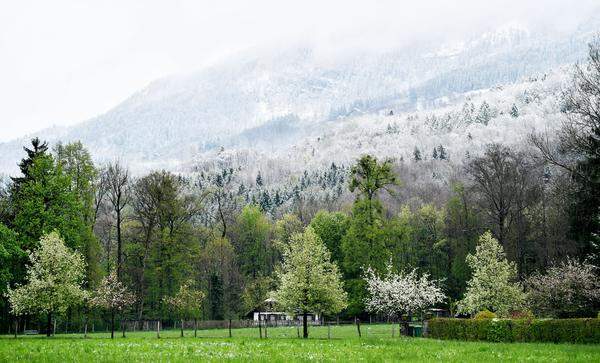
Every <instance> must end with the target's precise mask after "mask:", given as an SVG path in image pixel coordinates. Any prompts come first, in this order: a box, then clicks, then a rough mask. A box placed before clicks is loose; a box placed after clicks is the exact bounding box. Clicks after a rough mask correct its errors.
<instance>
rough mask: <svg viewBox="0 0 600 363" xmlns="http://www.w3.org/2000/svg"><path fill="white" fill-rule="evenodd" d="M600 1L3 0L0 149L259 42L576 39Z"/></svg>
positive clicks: (371, 43) (350, 45)
mask: <svg viewBox="0 0 600 363" xmlns="http://www.w3.org/2000/svg"><path fill="white" fill-rule="evenodd" d="M599 3H600V0H573V1H568V0H501V1H500V0H498V1H495V0H494V1H492V0H487V1H481V0H446V1H444V0H414V1H413V0H403V1H400V0H396V1H391V0H390V1H384V0H380V1H377V0H364V1H353V0H339V1H338V0H335V1H334V0H331V1H329V0H316V1H313V0H296V1H286V0H265V1H261V0H252V1H248V0H240V1H230V0H218V1H209V0H195V1H177V0H170V1H167V0H165V1H151V0H138V1H127V0H118V1H108V0H102V1H98V0H95V1H86V0H73V1H61V0H52V1H47V0H39V1H27V0H14V1H10V0H0V141H5V140H8V139H12V138H15V137H18V136H23V135H24V134H26V133H29V132H33V131H36V130H39V129H42V128H45V127H49V126H53V125H70V124H73V123H76V122H80V121H83V120H85V119H88V118H90V117H93V116H95V115H97V114H99V113H103V112H105V111H107V110H109V109H110V108H111V107H113V106H115V105H116V104H117V103H119V102H120V101H122V100H124V99H125V98H126V97H127V96H128V95H130V94H132V93H133V92H135V91H137V90H139V89H140V88H142V87H144V86H145V85H146V84H148V83H149V82H150V81H152V80H154V79H156V78H160V77H164V76H167V75H169V74H173V73H184V72H189V71H193V70H196V69H200V68H202V67H203V66H205V65H207V64H210V63H214V62H218V60H219V59H223V58H225V57H227V55H229V54H232V53H234V52H237V51H240V50H243V49H245V48H248V47H253V46H267V47H268V44H273V43H279V44H281V42H282V41H283V42H293V41H298V40H302V41H307V40H308V41H312V42H315V43H316V44H317V45H318V46H320V47H322V48H324V49H327V48H329V47H331V46H335V47H345V48H353V47H371V48H378V47H384V46H389V45H390V44H394V43H401V42H405V41H414V40H418V39H428V40H432V41H439V42H443V41H447V40H449V39H452V38H459V37H464V36H469V35H472V34H477V33H478V32H481V31H485V30H487V29H489V28H493V27H495V26H499V25H502V24H504V23H507V22H516V23H519V24H523V25H524V26H528V27H533V26H535V27H543V28H545V29H548V30H552V31H568V30H569V29H570V28H572V27H573V26H574V25H575V24H577V23H578V22H579V21H580V20H581V19H583V18H584V17H586V15H588V14H589V13H590V11H591V10H592V9H595V8H597V6H598V4H599Z"/></svg>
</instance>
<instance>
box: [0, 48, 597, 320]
mask: <svg viewBox="0 0 600 363" xmlns="http://www.w3.org/2000/svg"><path fill="white" fill-rule="evenodd" d="M599 94H600V56H599V52H598V48H597V47H592V48H591V49H590V59H589V62H588V63H587V64H586V65H585V66H581V67H578V68H577V72H576V74H575V77H574V80H573V83H572V86H571V88H570V89H569V90H568V91H567V92H565V94H564V95H563V97H562V100H561V102H562V103H563V107H562V109H563V110H564V113H565V126H564V127H563V129H562V130H561V131H560V134H559V135H552V137H548V135H539V134H533V135H531V137H530V140H529V143H528V145H524V147H523V148H522V150H515V149H509V148H507V147H505V146H503V145H500V144H491V145H488V146H487V148H486V150H485V152H484V153H483V154H482V155H479V156H472V157H470V158H468V159H465V160H464V165H463V167H461V168H460V170H456V172H455V173H454V175H453V176H452V177H451V178H449V180H450V183H449V184H444V185H442V186H437V187H436V188H437V189H433V190H432V191H431V190H430V195H429V196H428V197H429V199H430V200H431V201H432V202H431V203H424V204H420V203H417V202H415V201H419V200H422V199H423V198H422V196H421V195H419V194H420V193H423V190H422V189H419V188H418V187H419V186H418V185H411V184H410V181H411V175H409V174H407V173H404V172H405V171H406V170H407V169H406V167H405V166H404V165H403V163H402V162H401V161H399V162H392V161H390V160H385V161H378V160H377V159H376V158H375V157H373V156H369V155H367V156H364V157H362V158H360V159H359V160H357V162H356V164H355V165H353V166H352V167H351V168H349V169H348V168H345V167H343V166H336V165H335V164H332V166H331V167H330V168H329V169H327V170H325V171H323V172H320V173H317V172H315V173H312V174H309V173H308V172H306V173H305V174H304V175H302V176H300V177H299V178H298V179H297V181H296V182H294V183H292V185H291V186H290V187H289V188H280V189H276V188H275V189H273V188H268V187H267V185H266V183H265V181H264V180H263V176H262V175H261V173H260V172H259V173H258V174H257V176H256V179H255V180H253V181H252V182H251V183H248V181H246V182H245V183H244V182H242V181H241V180H239V179H236V170H234V169H232V168H223V169H222V170H220V171H217V172H204V171H198V172H196V173H193V174H190V175H177V174H173V173H170V172H167V171H156V172H152V173H150V174H148V175H144V176H139V177H138V176H133V175H131V173H130V172H129V170H128V169H127V167H126V166H125V165H122V164H121V163H119V162H112V163H109V164H107V165H100V166H97V165H94V163H93V161H92V158H91V155H90V153H89V152H88V151H87V150H86V149H85V147H84V145H82V144H81V143H79V142H74V143H69V144H65V145H62V144H59V145H56V146H55V147H54V149H53V150H52V151H51V150H49V148H48V145H47V144H46V143H45V142H42V141H40V140H39V139H34V140H32V143H31V146H28V147H26V148H24V149H25V152H26V155H25V157H24V158H23V160H22V161H21V162H20V163H19V167H20V170H21V175H19V176H16V177H13V178H11V180H9V181H7V183H5V185H4V186H3V188H2V189H1V190H0V223H1V224H0V243H1V245H0V292H2V299H1V304H2V329H3V330H4V331H6V330H7V329H8V325H9V324H10V322H11V321H12V316H11V314H10V307H9V306H8V303H7V300H6V297H5V295H4V293H5V292H6V289H7V287H9V286H10V287H14V286H15V285H17V284H20V283H22V282H23V281H24V279H25V274H26V264H27V261H28V254H30V253H32V252H33V251H35V250H36V248H37V247H38V243H39V240H40V238H41V237H42V236H44V235H46V234H48V233H51V232H54V231H55V232H57V233H58V234H59V235H60V237H61V238H62V239H63V240H64V242H65V244H66V245H67V247H69V248H71V249H74V250H77V251H79V252H80V253H81V254H82V255H83V256H84V259H85V266H86V267H85V269H86V270H85V287H86V288H88V289H90V290H93V289H95V288H96V287H97V286H98V285H99V284H100V281H101V280H102V278H103V277H104V276H107V275H110V274H111V273H112V272H113V271H114V273H115V275H116V279H117V280H118V281H119V282H121V283H123V284H124V285H125V286H127V288H128V289H129V290H130V291H132V293H134V294H135V296H136V297H137V298H136V299H135V302H134V303H133V304H132V305H131V306H129V307H130V309H128V314H130V318H131V319H155V318H158V317H161V318H165V317H169V316H171V314H172V313H171V310H170V309H169V308H168V306H166V304H165V303H164V301H165V298H168V297H171V296H174V295H176V294H177V292H178V291H180V289H181V287H182V286H187V285H186V284H189V283H190V281H191V282H193V283H194V285H195V286H194V288H195V289H197V290H198V291H202V292H203V296H204V302H203V309H202V317H203V318H204V319H212V320H216V319H227V318H239V317H244V316H246V315H247V314H249V313H250V312H251V311H253V310H255V309H259V308H261V307H262V306H263V302H264V300H265V299H266V298H267V297H268V296H269V294H270V293H271V292H272V291H275V290H276V289H277V287H278V286H277V284H278V281H277V280H276V279H275V278H274V272H275V271H277V270H278V269H279V268H280V266H281V263H282V256H283V254H284V251H285V250H286V249H287V248H288V247H287V246H289V244H290V241H292V240H293V236H294V235H296V234H297V233H300V232H302V231H304V229H305V227H306V226H311V227H312V230H314V232H315V233H316V235H317V236H318V237H319V238H320V239H321V240H322V242H323V243H324V244H325V246H326V247H327V249H328V250H329V251H330V253H331V258H332V261H333V262H334V263H335V264H336V265H337V266H338V267H339V269H340V272H341V275H342V278H343V285H344V290H345V291H346V293H347V295H348V305H347V307H346V308H345V309H344V310H343V311H342V313H341V316H342V317H355V316H364V315H366V311H365V305H364V304H365V300H366V297H367V288H366V283H365V279H364V278H363V277H364V273H365V269H366V268H368V267H370V268H371V269H372V270H373V271H375V272H383V271H384V270H386V269H387V268H388V267H389V266H388V265H389V264H390V263H391V267H392V268H393V269H394V270H398V271H400V270H405V271H406V270H409V269H412V268H417V269H418V271H420V272H422V273H428V274H429V275H430V276H431V277H432V278H433V279H436V280H442V281H443V282H442V286H443V288H444V291H445V294H446V295H447V296H449V298H450V299H449V300H448V301H445V302H444V303H443V304H444V305H445V306H447V307H451V305H452V303H453V302H454V301H457V300H459V299H461V298H462V296H463V295H464V292H465V290H466V283H467V281H468V280H469V279H470V277H471V273H472V271H471V270H470V267H469V266H468V265H467V263H466V262H465V257H466V256H467V255H468V254H471V253H473V252H474V251H475V245H476V243H477V240H478V238H479V236H480V235H482V234H483V233H484V232H485V231H487V230H490V231H491V232H492V234H493V236H494V237H495V238H496V239H497V240H498V242H499V243H500V245H501V246H502V247H503V249H504V251H505V252H506V255H507V257H508V259H509V260H510V261H512V262H514V263H515V264H516V267H517V271H518V277H519V279H521V280H525V279H526V278H527V277H528V276H530V275H532V274H535V273H537V272H539V271H541V272H543V271H545V270H546V269H548V268H549V267H552V266H554V265H556V264H557V263H558V262H560V261H561V260H564V259H566V258H567V257H571V258H574V259H579V260H584V259H586V260H587V261H588V262H590V263H593V264H596V265H598V256H599V255H598V253H599V251H598V248H599V243H600V240H599V237H598V236H599V235H600V228H599V224H600V213H599V206H600V117H599V116H598V115H597V112H596V111H595V110H597V109H599V108H600V97H599V96H598V95H599ZM445 152H446V151H445V149H444V148H443V147H441V146H440V148H439V149H436V150H434V153H435V154H436V156H437V157H438V158H440V156H441V155H444V158H443V159H445V155H446V154H445ZM421 164H422V163H416V164H414V165H416V167H419V165H421ZM342 186H344V188H347V189H348V192H350V193H352V195H353V200H349V199H344V198H343V195H344V193H347V192H346V191H345V190H342ZM315 187H316V188H318V189H321V190H324V191H327V193H326V196H325V197H324V198H311V194H312V192H311V191H312V190H313V189H311V188H315ZM436 193H437V194H436ZM446 196H447V197H446ZM596 308H597V307H595V306H586V307H585V308H584V309H582V310H580V311H578V312H577V314H578V315H591V314H593V313H594V310H595V309H596ZM81 314H83V312H82V311H77V310H76V309H71V310H69V311H68V312H67V313H66V315H67V316H68V318H70V319H76V318H77V316H80V315H81ZM29 318H30V319H36V317H34V316H32V317H29Z"/></svg>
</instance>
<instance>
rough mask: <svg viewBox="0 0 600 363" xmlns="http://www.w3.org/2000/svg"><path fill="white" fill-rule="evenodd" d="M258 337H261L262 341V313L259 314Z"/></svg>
mask: <svg viewBox="0 0 600 363" xmlns="http://www.w3.org/2000/svg"><path fill="white" fill-rule="evenodd" d="M258 335H259V337H260V339H262V326H261V322H260V313H258Z"/></svg>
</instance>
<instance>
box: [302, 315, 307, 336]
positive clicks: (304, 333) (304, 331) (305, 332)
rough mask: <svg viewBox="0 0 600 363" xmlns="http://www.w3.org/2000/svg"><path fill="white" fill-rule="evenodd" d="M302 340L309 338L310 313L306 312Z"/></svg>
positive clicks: (303, 320) (303, 319)
mask: <svg viewBox="0 0 600 363" xmlns="http://www.w3.org/2000/svg"><path fill="white" fill-rule="evenodd" d="M302 338H304V339H307V338H308V313H307V312H306V311H305V312H304V314H303V315H302Z"/></svg>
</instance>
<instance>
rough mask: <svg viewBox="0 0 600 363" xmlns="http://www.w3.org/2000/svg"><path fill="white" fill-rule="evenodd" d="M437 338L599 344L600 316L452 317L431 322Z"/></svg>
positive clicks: (430, 327) (434, 335)
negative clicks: (564, 317) (477, 318)
mask: <svg viewBox="0 0 600 363" xmlns="http://www.w3.org/2000/svg"><path fill="white" fill-rule="evenodd" d="M427 330H428V334H427V336H428V337H430V338H435V339H454V340H484V341H491V342H552V343H595V344H598V343H600V319H534V320H528V319H519V320H514V319H485V320H475V319H451V318H436V319H432V320H430V321H429V323H428V329H427Z"/></svg>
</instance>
